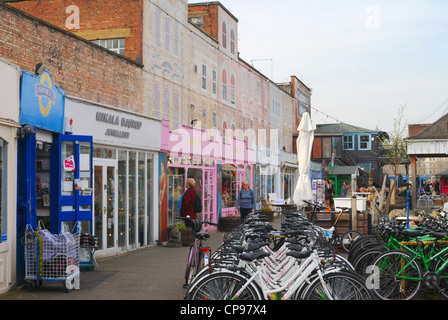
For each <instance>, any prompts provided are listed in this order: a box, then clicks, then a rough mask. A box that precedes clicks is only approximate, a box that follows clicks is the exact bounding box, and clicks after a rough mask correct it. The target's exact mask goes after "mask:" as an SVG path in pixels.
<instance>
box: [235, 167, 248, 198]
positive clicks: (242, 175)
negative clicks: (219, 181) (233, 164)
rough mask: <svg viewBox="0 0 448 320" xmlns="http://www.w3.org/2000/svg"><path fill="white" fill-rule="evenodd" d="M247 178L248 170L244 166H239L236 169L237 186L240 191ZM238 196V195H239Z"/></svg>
mask: <svg viewBox="0 0 448 320" xmlns="http://www.w3.org/2000/svg"><path fill="white" fill-rule="evenodd" d="M245 180H246V171H245V170H244V167H243V166H238V168H237V169H236V188H237V192H239V191H240V190H241V189H242V188H243V182H244V181H245ZM237 197H238V195H237Z"/></svg>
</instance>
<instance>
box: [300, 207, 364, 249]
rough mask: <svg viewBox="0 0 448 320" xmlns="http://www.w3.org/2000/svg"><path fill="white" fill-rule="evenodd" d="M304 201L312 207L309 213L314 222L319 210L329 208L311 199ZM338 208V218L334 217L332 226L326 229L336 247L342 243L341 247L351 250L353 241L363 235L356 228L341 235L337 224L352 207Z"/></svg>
mask: <svg viewBox="0 0 448 320" xmlns="http://www.w3.org/2000/svg"><path fill="white" fill-rule="evenodd" d="M304 202H305V203H306V204H307V205H309V206H310V207H311V208H312V210H311V211H310V212H309V213H308V214H309V216H310V219H311V221H313V222H314V220H315V219H316V214H317V212H319V211H326V210H327V207H325V206H323V205H319V204H316V203H314V202H310V201H306V200H304ZM336 209H339V214H338V215H337V217H336V219H334V221H333V224H332V225H331V227H330V228H329V229H326V232H327V233H328V236H329V237H330V238H331V239H332V243H333V245H334V246H335V247H336V246H337V245H340V246H341V248H342V249H343V250H344V251H345V252H349V251H350V248H351V246H352V245H353V243H354V242H355V241H356V240H357V239H359V238H360V237H361V236H362V235H361V233H360V232H358V231H356V230H348V231H346V232H345V233H344V234H343V235H342V236H341V237H340V236H339V234H338V233H337V231H336V224H337V223H338V221H339V219H340V218H341V216H342V214H343V213H349V209H350V208H347V207H336ZM321 220H322V219H321ZM327 220H331V219H330V218H328V219H327Z"/></svg>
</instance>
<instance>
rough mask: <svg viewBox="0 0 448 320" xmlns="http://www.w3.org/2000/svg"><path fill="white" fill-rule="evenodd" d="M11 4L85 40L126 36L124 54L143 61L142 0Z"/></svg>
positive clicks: (55, 0)
mask: <svg viewBox="0 0 448 320" xmlns="http://www.w3.org/2000/svg"><path fill="white" fill-rule="evenodd" d="M10 5H11V6H13V7H15V8H18V9H20V10H21V11H24V12H27V13H29V14H31V15H32V16H34V17H37V18H39V19H42V20H44V21H47V22H49V23H50V24H52V25H55V26H57V27H59V28H61V29H64V30H66V31H69V32H73V33H75V34H77V35H79V36H80V37H83V38H85V39H87V40H96V39H108V38H125V40H126V53H125V55H126V57H128V58H130V59H132V60H135V61H138V62H140V63H141V62H142V56H143V54H142V45H143V36H142V25H143V24H142V20H143V0H125V1H122V0H107V1H91V0H76V1H65V0H35V1H23V2H17V3H10Z"/></svg>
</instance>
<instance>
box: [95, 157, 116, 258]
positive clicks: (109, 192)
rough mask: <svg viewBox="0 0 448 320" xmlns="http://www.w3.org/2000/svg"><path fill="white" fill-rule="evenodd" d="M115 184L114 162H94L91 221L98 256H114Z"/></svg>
mask: <svg viewBox="0 0 448 320" xmlns="http://www.w3.org/2000/svg"><path fill="white" fill-rule="evenodd" d="M116 182H117V167H116V162H115V161H114V160H112V161H110V160H95V162H94V205H93V206H94V213H93V215H94V217H93V219H94V235H95V236H96V237H98V240H99V243H98V245H99V249H98V254H99V255H105V256H109V255H114V254H115V253H116V251H117V243H118V242H117V241H116V239H117V233H118V231H117V228H116V226H117V203H116V199H117V187H116V186H117V184H116ZM100 251H102V252H100Z"/></svg>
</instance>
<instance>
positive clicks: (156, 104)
mask: <svg viewBox="0 0 448 320" xmlns="http://www.w3.org/2000/svg"><path fill="white" fill-rule="evenodd" d="M153 99H154V113H153V116H154V117H156V118H160V90H159V85H158V84H156V85H155V86H154V93H153Z"/></svg>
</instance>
